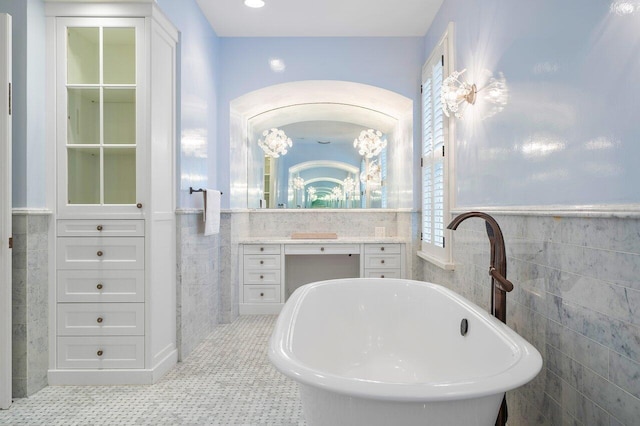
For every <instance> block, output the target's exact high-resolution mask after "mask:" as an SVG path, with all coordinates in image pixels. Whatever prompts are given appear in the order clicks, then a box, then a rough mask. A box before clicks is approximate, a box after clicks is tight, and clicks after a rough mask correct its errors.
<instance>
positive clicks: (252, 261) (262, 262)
mask: <svg viewBox="0 0 640 426" xmlns="http://www.w3.org/2000/svg"><path fill="white" fill-rule="evenodd" d="M244 269H256V270H263V269H280V255H279V254H271V255H269V254H249V255H245V256H244Z"/></svg>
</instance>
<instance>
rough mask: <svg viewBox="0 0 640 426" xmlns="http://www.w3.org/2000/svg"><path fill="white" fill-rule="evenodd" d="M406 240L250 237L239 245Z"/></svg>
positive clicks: (393, 241)
mask: <svg viewBox="0 0 640 426" xmlns="http://www.w3.org/2000/svg"><path fill="white" fill-rule="evenodd" d="M407 242H409V241H408V240H406V239H404V238H400V237H338V238H335V239H305V240H303V239H292V238H290V237H251V238H244V239H241V240H240V244H404V243H407Z"/></svg>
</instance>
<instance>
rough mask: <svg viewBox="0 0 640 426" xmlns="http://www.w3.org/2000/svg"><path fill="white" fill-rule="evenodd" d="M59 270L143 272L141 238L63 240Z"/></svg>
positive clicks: (142, 243)
mask: <svg viewBox="0 0 640 426" xmlns="http://www.w3.org/2000/svg"><path fill="white" fill-rule="evenodd" d="M57 245H58V251H57V266H58V269H100V268H104V269H144V237H62V238H58V239H57Z"/></svg>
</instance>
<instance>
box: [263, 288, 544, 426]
mask: <svg viewBox="0 0 640 426" xmlns="http://www.w3.org/2000/svg"><path fill="white" fill-rule="evenodd" d="M463 319H466V320H467V324H468V327H467V332H466V335H464V336H463V335H462V332H461V323H462V321H463ZM269 346H270V348H269V358H270V359H271V362H272V363H273V364H274V365H275V366H276V368H277V369H278V370H280V372H282V373H283V374H285V375H287V376H289V377H290V378H292V379H294V380H296V381H297V382H299V386H300V395H301V399H302V404H303V409H304V413H305V417H306V419H307V422H308V424H310V425H331V426H334V425H355V426H360V425H367V426H369V425H394V426H400V425H447V426H451V425H465V426H470V425H491V426H493V425H494V424H495V421H496V417H497V415H498V410H499V408H500V404H501V402H502V398H503V395H504V392H505V391H508V390H510V389H514V388H516V387H518V386H521V385H523V384H525V383H527V382H528V381H530V380H531V379H533V378H534V377H535V376H536V375H537V374H538V372H539V371H540V369H541V367H542V358H541V356H540V353H539V352H538V351H537V350H536V349H535V348H534V347H533V346H531V345H530V344H529V343H528V342H527V341H525V340H524V339H523V338H522V337H520V336H519V335H518V334H517V333H515V332H514V331H513V330H511V329H510V328H509V327H507V326H506V325H504V324H503V323H501V322H500V321H498V320H497V319H496V318H494V317H492V316H491V315H489V314H488V313H487V312H484V311H483V310H482V309H480V308H479V307H478V306H477V305H475V304H473V303H471V302H469V301H467V300H466V299H464V298H463V297H461V296H459V295H458V294H456V293H454V292H452V291H450V290H447V289H446V288H444V287H441V286H439V285H436V284H431V283H425V282H419V281H411V280H402V279H374V278H355V279H339V280H330V281H321V282H316V283H312V284H307V285H305V286H302V287H300V288H299V289H298V290H296V291H295V292H294V293H293V294H292V296H291V297H290V298H289V300H288V301H287V303H286V304H285V306H284V308H283V310H282V312H281V314H280V317H279V318H278V322H277V324H276V327H275V330H274V332H273V335H272V336H271V341H270V345H269Z"/></svg>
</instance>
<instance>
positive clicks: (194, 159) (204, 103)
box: [158, 0, 220, 208]
mask: <svg viewBox="0 0 640 426" xmlns="http://www.w3.org/2000/svg"><path fill="white" fill-rule="evenodd" d="M158 5H159V6H160V8H161V9H162V11H163V12H164V13H165V14H166V15H167V17H168V18H169V19H170V20H171V21H172V22H173V24H174V25H175V26H176V27H177V28H178V30H179V31H180V46H179V54H180V58H181V64H180V66H179V68H180V73H179V74H180V77H179V82H178V89H177V92H178V97H179V110H180V118H179V120H178V126H179V129H178V131H179V140H180V148H179V149H180V152H179V161H178V179H179V181H178V184H179V186H178V188H179V192H178V207H182V208H201V207H202V204H203V202H202V201H203V200H202V196H201V195H200V194H195V195H189V187H190V186H193V187H195V188H200V187H208V188H216V187H217V186H218V185H217V182H216V170H217V168H218V158H217V156H216V152H217V140H216V137H217V115H218V110H217V100H218V96H219V95H218V91H219V86H220V83H219V82H220V78H219V77H220V72H219V58H220V41H219V38H218V36H217V35H216V33H215V32H214V31H213V29H212V28H211V26H210V25H209V22H208V21H207V19H206V18H205V16H204V14H203V13H202V11H201V10H200V7H199V6H198V5H197V3H196V1H195V0H182V1H180V2H177V1H175V0H158Z"/></svg>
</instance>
